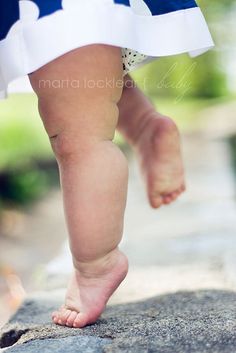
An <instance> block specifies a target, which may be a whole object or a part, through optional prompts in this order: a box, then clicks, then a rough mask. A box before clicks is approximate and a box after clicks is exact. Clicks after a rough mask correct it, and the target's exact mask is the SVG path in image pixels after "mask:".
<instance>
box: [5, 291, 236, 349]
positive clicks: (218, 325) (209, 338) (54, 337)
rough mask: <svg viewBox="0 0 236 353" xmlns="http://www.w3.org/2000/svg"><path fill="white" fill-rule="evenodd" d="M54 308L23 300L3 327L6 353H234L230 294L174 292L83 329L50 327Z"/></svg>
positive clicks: (235, 323) (235, 325)
mask: <svg viewBox="0 0 236 353" xmlns="http://www.w3.org/2000/svg"><path fill="white" fill-rule="evenodd" d="M57 305H58V303H53V301H49V300H48V301H29V300H28V301H26V302H25V303H24V305H23V306H22V308H21V309H20V310H19V311H18V313H17V314H16V315H15V316H14V317H13V318H12V319H11V321H10V322H9V324H7V325H6V326H5V327H4V328H3V330H2V333H1V336H0V342H1V346H2V347H9V348H8V349H7V350H6V352H7V353H18V352H21V353H31V352H37V351H38V352H40V353H48V352H49V351H50V353H51V352H54V351H55V352H57V353H60V352H63V353H70V352H72V351H73V352H82V350H81V349H82V348H81V347H84V348H83V352H95V351H96V352H104V353H112V352H115V353H132V352H133V353H146V352H147V353H152V352H153V353H154V352H156V353H235V352H236V309H235V308H236V293H235V292H229V291H220V290H219V291H218V290H211V291H210V290H209V291H197V292H178V293H174V294H168V295H162V296H158V297H156V298H151V299H148V300H145V301H142V302H137V303H130V304H122V305H116V306H111V307H108V308H107V310H106V311H105V312H104V314H103V315H102V316H101V318H100V319H99V320H98V321H97V323H96V324H94V325H90V326H87V327H85V328H84V329H70V328H66V327H61V326H56V325H54V324H51V323H50V312H51V310H53V309H55V307H57ZM86 342H87V343H86ZM13 344H14V345H13ZM11 345H13V346H12V347H10V346H11ZM86 349H87V350H86ZM89 349H90V350H89Z"/></svg>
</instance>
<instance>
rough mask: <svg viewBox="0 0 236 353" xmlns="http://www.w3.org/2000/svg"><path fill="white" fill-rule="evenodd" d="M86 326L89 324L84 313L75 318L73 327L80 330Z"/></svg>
mask: <svg viewBox="0 0 236 353" xmlns="http://www.w3.org/2000/svg"><path fill="white" fill-rule="evenodd" d="M86 324H87V319H86V315H85V314H83V313H78V314H77V316H76V318H75V321H74V324H73V326H74V327H78V328H80V327H84V326H85V325H86Z"/></svg>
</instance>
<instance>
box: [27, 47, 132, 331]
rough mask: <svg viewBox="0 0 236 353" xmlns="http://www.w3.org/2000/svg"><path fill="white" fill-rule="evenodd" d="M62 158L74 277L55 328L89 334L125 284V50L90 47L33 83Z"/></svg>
mask: <svg viewBox="0 0 236 353" xmlns="http://www.w3.org/2000/svg"><path fill="white" fill-rule="evenodd" d="M30 80H31V84H32V86H33V88H34V90H35V92H36V93H37V95H38V100H39V111H40V115H41V117H42V120H43V123H44V126H45V129H46V131H47V133H48V136H49V138H50V142H51V145H52V149H53V151H54V154H55V156H56V159H57V162H58V166H59V171H60V181H61V187H62V192H63V202H64V210H65V217H66V222H67V226H68V232H69V239H70V248H71V252H72V257H73V263H74V273H73V275H72V278H71V280H70V283H69V286H68V290H67V294H66V298H65V304H64V305H63V306H62V307H61V308H60V309H59V310H58V311H56V312H54V313H53V315H52V318H53V321H54V322H55V323H56V324H60V325H68V326H73V327H83V326H85V325H87V324H89V323H93V322H95V321H96V320H97V318H98V317H99V316H100V314H101V313H102V311H103V310H104V308H105V305H106V303H107V301H108V299H109V297H110V296H111V294H112V293H113V292H114V291H115V289H116V288H117V287H118V286H119V284H120V283H121V281H122V280H123V279H124V278H125V276H126V274H127V270H128V262H127V258H126V257H125V255H124V254H123V253H121V252H120V251H119V249H118V244H119V242H120V240H121V237H122V232H123V217H124V210H125V205H126V195H127V179H128V167H127V161H126V159H125V157H124V156H123V154H122V153H121V151H120V150H119V148H118V147H117V146H115V145H114V144H113V142H112V139H113V137H114V132H115V128H116V125H117V121H118V107H117V103H118V101H119V100H120V97H121V94H122V89H123V87H122V60H121V51H120V49H119V48H116V47H111V46H106V45H91V46H86V47H82V48H79V49H76V50H74V51H72V52H69V53H67V54H65V55H63V56H61V57H59V58H57V59H56V60H54V61H52V62H50V63H49V64H47V65H45V66H44V67H42V68H40V69H39V70H37V71H35V72H34V73H33V74H31V75H30Z"/></svg>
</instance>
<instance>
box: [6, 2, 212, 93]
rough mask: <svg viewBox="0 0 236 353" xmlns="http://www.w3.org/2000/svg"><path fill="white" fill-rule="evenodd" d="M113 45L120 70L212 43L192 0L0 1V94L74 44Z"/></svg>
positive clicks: (199, 49)
mask: <svg viewBox="0 0 236 353" xmlns="http://www.w3.org/2000/svg"><path fill="white" fill-rule="evenodd" d="M98 43H101V44H107V45H113V46H118V47H120V48H121V50H122V58H123V68H124V75H125V74H126V73H128V72H129V71H131V70H134V69H135V68H137V67H139V66H140V65H143V64H145V63H147V62H149V61H150V60H154V59H156V58H158V57H163V56H169V55H176V54H181V53H189V55H190V56H192V57H194V56H197V55H200V54H202V53H203V52H205V51H207V50H209V49H210V48H212V47H213V46H214V44H213V40H212V37H211V34H210V32H209V29H208V26H207V23H206V21H205V19H204V16H203V14H202V12H201V10H200V8H199V7H198V5H197V3H196V2H195V1H194V0H7V1H1V2H0V97H2V98H3V97H5V96H6V93H7V87H8V84H9V83H10V82H11V81H13V80H14V79H16V78H18V77H21V76H25V75H27V74H29V73H32V72H33V71H35V70H37V69H38V68H40V67H42V66H43V65H45V64H47V63H49V62H50V61H52V60H54V59H55V58H57V57H59V56H60V55H63V54H65V53H67V52H69V51H71V50H73V49H75V48H79V47H82V46H85V45H89V44H98Z"/></svg>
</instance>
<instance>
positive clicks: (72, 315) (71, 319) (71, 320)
mask: <svg viewBox="0 0 236 353" xmlns="http://www.w3.org/2000/svg"><path fill="white" fill-rule="evenodd" d="M77 314H78V313H77V312H76V311H71V313H70V315H69V317H68V319H67V321H66V326H70V327H72V326H73V323H74V321H75V319H76V316H77Z"/></svg>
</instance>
